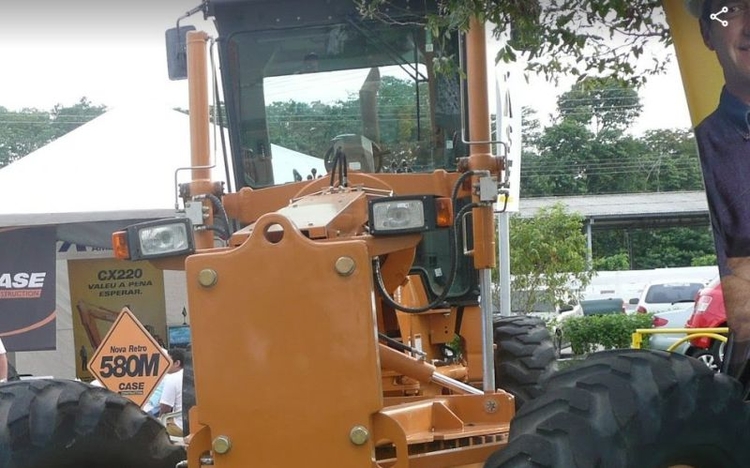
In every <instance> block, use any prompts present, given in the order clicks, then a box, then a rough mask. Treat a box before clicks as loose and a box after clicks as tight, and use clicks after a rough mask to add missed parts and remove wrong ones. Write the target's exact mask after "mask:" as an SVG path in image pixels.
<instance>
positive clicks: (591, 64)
mask: <svg viewBox="0 0 750 468" xmlns="http://www.w3.org/2000/svg"><path fill="white" fill-rule="evenodd" d="M357 1H358V3H359V6H360V11H361V13H362V14H363V15H364V16H365V17H369V18H377V19H380V20H383V21H394V22H395V21H404V20H403V19H396V17H397V15H398V14H400V13H402V9H400V8H399V6H398V5H397V3H399V2H395V1H392V0H357ZM472 17H476V18H478V19H479V20H481V21H488V22H490V23H492V24H494V25H495V26H494V29H493V32H494V35H495V36H496V37H501V36H503V34H505V32H506V31H507V30H508V29H510V30H511V38H510V40H509V41H508V42H507V43H506V45H505V46H504V47H503V48H502V49H501V50H500V52H499V53H498V57H497V59H498V60H502V61H506V62H509V61H515V60H518V59H519V56H521V57H522V58H523V59H524V60H525V61H526V64H527V65H526V67H527V70H528V71H529V72H533V73H538V74H542V75H544V76H545V77H547V78H548V79H550V80H554V79H556V78H557V77H559V76H562V75H573V76H577V77H578V78H579V79H584V78H587V77H589V76H604V77H606V76H613V77H616V78H617V79H621V80H626V81H628V82H630V83H631V84H633V85H639V84H642V83H643V82H645V80H646V79H647V77H648V76H649V75H652V74H656V73H660V72H662V71H663V69H664V65H665V61H664V60H663V59H661V58H659V57H658V56H655V57H654V56H652V57H646V56H645V55H646V50H647V45H648V44H653V43H656V44H662V45H664V46H667V45H669V44H670V43H671V36H670V34H669V28H668V26H667V24H666V20H665V17H664V13H663V10H662V7H661V2H659V1H656V0H629V1H623V0H476V1H471V2H467V1H465V0H443V1H441V2H438V8H437V10H436V11H435V12H434V13H433V14H430V15H428V16H427V17H426V18H425V19H420V18H416V17H415V18H412V19H411V20H410V21H413V22H420V23H423V24H424V25H425V26H426V27H427V28H429V30H430V31H432V34H433V36H434V37H437V38H440V37H446V36H449V35H450V34H451V33H452V32H453V31H456V30H459V31H466V30H468V27H469V22H470V19H471V18H472Z"/></svg>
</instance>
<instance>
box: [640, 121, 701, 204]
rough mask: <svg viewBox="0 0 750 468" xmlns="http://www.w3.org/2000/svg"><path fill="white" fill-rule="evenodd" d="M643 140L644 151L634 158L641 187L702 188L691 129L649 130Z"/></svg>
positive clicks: (662, 190) (646, 188) (655, 188)
mask: <svg viewBox="0 0 750 468" xmlns="http://www.w3.org/2000/svg"><path fill="white" fill-rule="evenodd" d="M643 142H644V143H645V145H646V148H647V151H646V152H645V153H644V154H642V155H641V157H640V158H634V160H635V161H636V162H638V164H639V169H640V170H639V174H640V176H641V180H642V184H643V185H642V187H643V188H642V190H645V191H655V192H666V191H671V190H702V189H703V176H702V175H701V167H700V163H699V161H698V153H697V151H696V145H695V139H694V137H693V132H692V131H691V130H688V129H684V130H667V129H659V130H649V131H647V132H646V134H645V136H644V137H643Z"/></svg>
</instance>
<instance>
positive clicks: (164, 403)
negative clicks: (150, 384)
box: [159, 374, 177, 416]
mask: <svg viewBox="0 0 750 468" xmlns="http://www.w3.org/2000/svg"><path fill="white" fill-rule="evenodd" d="M176 393H177V386H176V385H175V380H174V378H172V374H167V376H166V377H164V390H162V392H161V398H159V416H161V415H162V414H167V413H171V412H172V409H173V408H174V405H175V403H176V401H177V395H176Z"/></svg>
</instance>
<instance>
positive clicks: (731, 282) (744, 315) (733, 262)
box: [721, 257, 750, 341]
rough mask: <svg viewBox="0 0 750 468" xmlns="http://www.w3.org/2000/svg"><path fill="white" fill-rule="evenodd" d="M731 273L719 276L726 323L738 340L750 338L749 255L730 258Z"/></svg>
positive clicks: (728, 264) (728, 263)
mask: <svg viewBox="0 0 750 468" xmlns="http://www.w3.org/2000/svg"><path fill="white" fill-rule="evenodd" d="M727 266H729V269H730V270H731V271H732V274H731V275H725V276H723V277H722V278H721V288H722V290H723V292H724V307H725V309H726V312H727V323H728V324H729V328H730V330H732V333H733V334H734V337H735V338H736V339H737V340H738V341H748V340H750V257H741V258H730V259H728V260H727Z"/></svg>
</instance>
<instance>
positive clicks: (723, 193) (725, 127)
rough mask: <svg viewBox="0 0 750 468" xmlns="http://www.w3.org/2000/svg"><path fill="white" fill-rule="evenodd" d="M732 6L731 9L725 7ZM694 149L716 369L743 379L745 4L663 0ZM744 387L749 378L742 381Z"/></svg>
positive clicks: (748, 207)
mask: <svg viewBox="0 0 750 468" xmlns="http://www.w3.org/2000/svg"><path fill="white" fill-rule="evenodd" d="M729 3H731V7H728V6H727V5H728V4H729ZM664 9H665V11H666V13H667V20H668V22H669V25H670V29H671V31H672V36H673V38H674V45H675V51H676V53H677V58H678V62H679V65H680V71H681V73H682V77H683V82H684V85H685V92H686V97H687V100H688V107H689V109H690V115H691V119H692V122H693V125H694V130H695V140H696V143H697V145H698V155H699V157H700V162H701V169H702V171H703V182H704V186H705V188H706V197H707V201H708V210H709V213H710V217H711V227H712V230H713V237H714V243H715V245H716V257H717V262H718V265H719V273H720V275H721V287H722V289H723V294H724V305H725V309H726V315H727V322H728V325H729V328H730V333H731V339H730V341H731V343H732V344H731V345H730V347H729V348H728V351H727V352H726V354H724V353H722V354H724V355H723V356H721V355H717V356H716V357H717V359H720V360H721V359H724V360H725V362H724V365H723V370H724V371H725V372H728V373H729V374H731V375H733V376H735V377H739V376H747V375H750V366H748V363H750V199H749V198H748V195H749V192H750V190H749V189H748V180H750V123H749V122H748V117H747V116H748V113H750V57H749V56H748V54H747V46H748V40H747V31H746V30H747V18H746V16H747V15H746V13H747V11H746V10H747V4H746V2H719V1H715V0H714V1H708V0H704V1H700V0H689V1H687V2H685V1H680V0H666V1H665V2H664ZM743 381H744V383H745V385H746V390H747V386H748V379H746V378H744V379H743Z"/></svg>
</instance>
